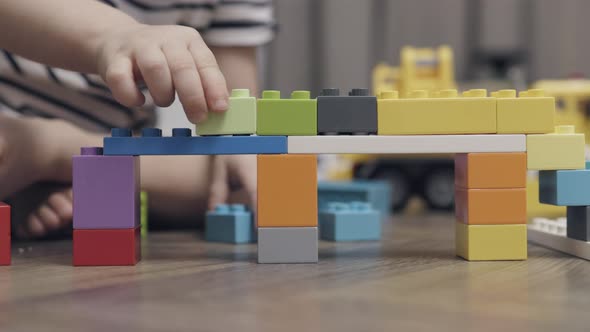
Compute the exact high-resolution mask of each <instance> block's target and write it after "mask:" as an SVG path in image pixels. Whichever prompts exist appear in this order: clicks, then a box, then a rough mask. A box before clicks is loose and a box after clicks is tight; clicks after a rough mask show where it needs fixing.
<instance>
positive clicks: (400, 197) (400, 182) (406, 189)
mask: <svg viewBox="0 0 590 332" xmlns="http://www.w3.org/2000/svg"><path fill="white" fill-rule="evenodd" d="M372 178H375V179H380V180H387V181H389V183H390V184H391V207H392V209H393V211H396V212H397V211H400V210H403V209H404V208H405V207H406V205H407V204H408V200H409V199H410V196H411V194H412V193H411V188H410V181H409V175H408V174H406V173H405V172H404V171H402V170H401V169H399V168H387V169H378V170H377V171H376V172H375V174H374V176H373V177H372Z"/></svg>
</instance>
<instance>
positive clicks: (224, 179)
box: [209, 155, 257, 211]
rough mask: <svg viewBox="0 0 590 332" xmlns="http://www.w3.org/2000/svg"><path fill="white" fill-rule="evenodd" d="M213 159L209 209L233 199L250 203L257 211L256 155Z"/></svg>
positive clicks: (235, 201) (237, 201) (236, 201)
mask: <svg viewBox="0 0 590 332" xmlns="http://www.w3.org/2000/svg"><path fill="white" fill-rule="evenodd" d="M212 161H213V162H212V165H211V172H212V174H211V187H210V195H209V210H212V209H214V208H215V206H217V205H218V204H223V203H227V202H228V201H231V203H245V204H248V205H249V206H250V207H251V209H252V210H253V211H255V210H256V187H257V182H256V156H254V155H244V156H242V155H239V156H238V155H231V156H214V157H213V159H212ZM243 196H245V197H243Z"/></svg>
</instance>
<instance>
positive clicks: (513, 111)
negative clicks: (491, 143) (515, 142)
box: [492, 89, 555, 134]
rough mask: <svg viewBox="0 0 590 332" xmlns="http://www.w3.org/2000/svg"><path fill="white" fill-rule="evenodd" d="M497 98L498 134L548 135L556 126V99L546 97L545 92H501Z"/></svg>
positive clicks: (496, 95)
mask: <svg viewBox="0 0 590 332" xmlns="http://www.w3.org/2000/svg"><path fill="white" fill-rule="evenodd" d="M492 97H496V98H497V101H496V110H497V123H498V126H497V129H498V134H546V133H551V132H553V128H554V126H555V119H554V118H555V98H553V97H545V95H544V92H543V90H540V89H535V90H528V91H521V92H520V95H519V97H518V98H517V97H516V90H501V91H497V92H494V93H492Z"/></svg>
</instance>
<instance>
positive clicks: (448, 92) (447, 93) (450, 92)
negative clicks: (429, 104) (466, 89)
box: [438, 89, 458, 98]
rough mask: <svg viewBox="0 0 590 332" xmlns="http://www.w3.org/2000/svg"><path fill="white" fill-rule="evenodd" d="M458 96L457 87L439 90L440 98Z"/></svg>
mask: <svg viewBox="0 0 590 332" xmlns="http://www.w3.org/2000/svg"><path fill="white" fill-rule="evenodd" d="M457 96H458V92H457V90H455V89H446V90H441V91H439V95H438V97H440V98H456V97H457Z"/></svg>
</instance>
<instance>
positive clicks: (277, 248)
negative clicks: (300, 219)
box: [258, 227, 318, 263]
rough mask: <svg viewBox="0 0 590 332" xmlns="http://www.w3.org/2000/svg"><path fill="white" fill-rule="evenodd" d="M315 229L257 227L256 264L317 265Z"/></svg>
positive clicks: (316, 235)
mask: <svg viewBox="0 0 590 332" xmlns="http://www.w3.org/2000/svg"><path fill="white" fill-rule="evenodd" d="M317 261H318V228H317V227H259V228H258V263H317Z"/></svg>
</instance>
